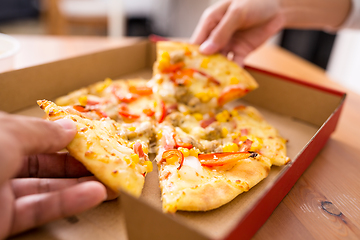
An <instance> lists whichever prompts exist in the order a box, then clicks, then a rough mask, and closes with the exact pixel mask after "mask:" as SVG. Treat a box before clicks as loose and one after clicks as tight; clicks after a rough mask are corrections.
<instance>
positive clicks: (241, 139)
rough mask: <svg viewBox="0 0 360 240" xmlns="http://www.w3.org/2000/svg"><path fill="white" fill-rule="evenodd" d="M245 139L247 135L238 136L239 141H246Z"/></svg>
mask: <svg viewBox="0 0 360 240" xmlns="http://www.w3.org/2000/svg"><path fill="white" fill-rule="evenodd" d="M246 139H248V137H247V136H245V135H244V136H241V137H240V141H242V142H245V141H246Z"/></svg>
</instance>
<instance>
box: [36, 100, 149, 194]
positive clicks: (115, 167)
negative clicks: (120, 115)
mask: <svg viewBox="0 0 360 240" xmlns="http://www.w3.org/2000/svg"><path fill="white" fill-rule="evenodd" d="M38 104H39V106H40V108H41V109H43V110H44V111H45V113H46V114H47V118H48V120H51V121H55V120H57V119H71V120H72V121H74V122H75V124H76V127H77V134H76V136H75V138H74V139H73V141H72V142H71V143H70V144H69V145H68V146H67V147H66V148H67V150H68V151H69V153H70V154H71V155H72V156H73V157H75V158H76V159H77V160H79V161H80V162H81V163H82V164H83V165H84V166H85V167H86V168H87V169H88V170H89V171H90V172H92V173H93V174H94V175H95V176H96V177H97V178H98V179H99V180H100V181H101V182H103V183H104V184H105V185H107V186H108V187H110V188H111V189H113V190H114V191H119V190H120V189H121V190H123V191H126V192H128V193H129V194H132V195H133V196H136V197H138V196H140V194H141V191H142V188H143V186H144V179H145V175H146V174H147V173H148V172H150V171H152V163H151V162H150V161H149V159H148V156H147V154H145V153H144V149H147V147H148V146H145V145H144V143H141V141H136V142H133V143H131V142H129V141H127V140H124V139H123V138H121V137H120V134H119V132H121V131H122V130H123V129H122V128H123V127H122V126H121V125H119V124H118V123H116V122H115V121H113V120H111V119H108V118H107V119H105V118H103V119H102V120H92V119H89V118H87V117H86V116H84V115H82V114H81V113H80V112H78V111H75V110H74V109H73V108H72V107H59V106H57V105H56V104H55V103H53V102H50V101H46V100H41V101H38ZM145 151H146V150H145Z"/></svg>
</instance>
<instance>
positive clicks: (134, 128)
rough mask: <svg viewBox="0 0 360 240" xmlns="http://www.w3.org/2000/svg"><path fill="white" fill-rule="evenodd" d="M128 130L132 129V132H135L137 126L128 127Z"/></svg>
mask: <svg viewBox="0 0 360 240" xmlns="http://www.w3.org/2000/svg"><path fill="white" fill-rule="evenodd" d="M128 130H129V131H131V132H133V131H135V130H136V127H128Z"/></svg>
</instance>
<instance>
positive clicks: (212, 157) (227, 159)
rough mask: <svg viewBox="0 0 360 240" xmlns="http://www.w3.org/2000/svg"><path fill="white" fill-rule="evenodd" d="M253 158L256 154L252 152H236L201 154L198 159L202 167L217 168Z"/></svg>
mask: <svg viewBox="0 0 360 240" xmlns="http://www.w3.org/2000/svg"><path fill="white" fill-rule="evenodd" d="M251 156H254V154H253V153H250V152H236V153H210V154H199V156H198V158H199V161H200V163H201V165H202V166H206V167H216V166H223V165H225V164H230V163H236V162H237V161H240V160H244V159H247V158H249V157H251ZM256 156H257V155H256Z"/></svg>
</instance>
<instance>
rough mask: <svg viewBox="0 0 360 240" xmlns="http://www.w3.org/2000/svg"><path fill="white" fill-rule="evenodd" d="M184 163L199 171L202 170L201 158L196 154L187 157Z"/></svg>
mask: <svg viewBox="0 0 360 240" xmlns="http://www.w3.org/2000/svg"><path fill="white" fill-rule="evenodd" d="M183 165H184V166H189V167H192V168H194V169H196V170H197V171H199V172H200V171H201V164H200V162H199V160H198V159H197V158H196V157H194V156H188V157H185V159H184V164H183Z"/></svg>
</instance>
